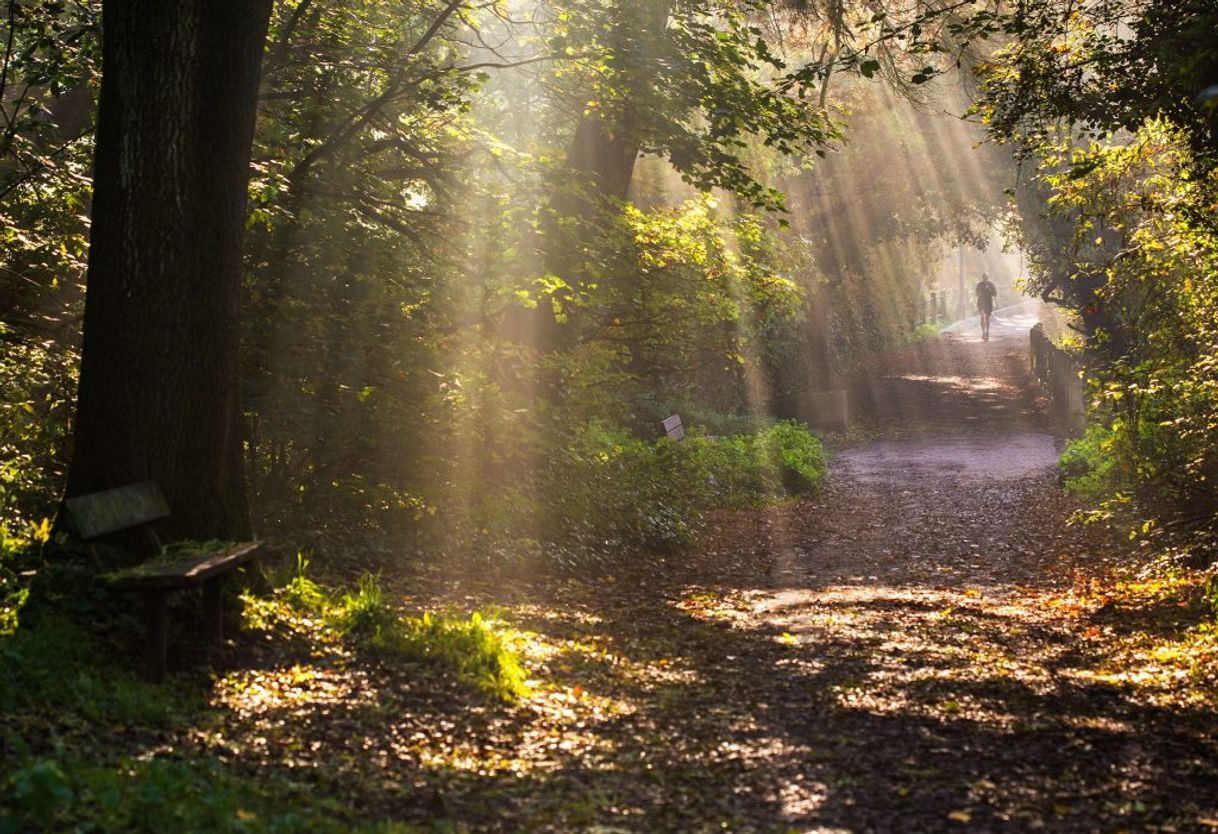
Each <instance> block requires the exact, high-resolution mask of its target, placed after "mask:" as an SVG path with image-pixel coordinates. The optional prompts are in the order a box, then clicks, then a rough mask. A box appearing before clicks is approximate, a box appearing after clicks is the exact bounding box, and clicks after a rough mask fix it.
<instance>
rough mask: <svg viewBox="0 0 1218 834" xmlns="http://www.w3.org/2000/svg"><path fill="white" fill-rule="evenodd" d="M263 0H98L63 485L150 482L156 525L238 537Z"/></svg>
mask: <svg viewBox="0 0 1218 834" xmlns="http://www.w3.org/2000/svg"><path fill="white" fill-rule="evenodd" d="M270 12H271V0H248V2H244V3H208V2H206V0H180V2H174V3H164V2H160V0H106V2H105V3H104V5H103V13H102V20H103V32H102V39H103V42H102V88H101V98H100V103H99V110H98V129H97V152H96V159H95V164H94V200H93V224H92V231H91V244H90V250H89V272H88V282H87V283H88V291H87V295H86V300H85V320H84V346H83V359H82V366H81V379H80V394H79V399H78V402H77V428H76V437H75V451H74V454H73V460H72V466H71V470H70V473H69V477H68V494H69V495H77V494H82V493H88V492H93V491H96V490H101V489H107V488H111V487H116V486H121V485H123V484H126V483H131V482H134V481H140V480H153V481H155V482H157V483H158V484H159V485H160V486H161V488H162V489H163V490H164V492H165V494H166V496H167V498H168V499H169V505H170V509H171V511H172V516H171V519H170V522H169V526H170V528H171V529H169V530H168V531H167V532H168V533H170V534H171V535H174V536H179V537H187V538H195V539H209V538H241V537H246V536H248V534H249V510H248V506H247V502H246V496H245V484H244V479H243V474H242V456H241V402H240V397H239V391H238V380H239V371H240V369H239V365H238V348H239V331H238V328H237V320H238V308H239V291H240V287H241V240H242V231H243V228H244V222H245V212H246V188H247V184H248V177H249V158H250V144H251V141H252V137H253V129H254V114H255V105H256V96H257V90H258V73H259V63H260V60H261V55H262V49H263V45H264V42H265V39H266V31H267V24H268V21H269V19H270Z"/></svg>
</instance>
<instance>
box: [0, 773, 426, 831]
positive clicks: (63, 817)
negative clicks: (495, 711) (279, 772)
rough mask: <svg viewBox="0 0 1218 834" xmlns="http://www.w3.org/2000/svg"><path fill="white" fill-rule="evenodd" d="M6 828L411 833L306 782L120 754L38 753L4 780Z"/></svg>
mask: <svg viewBox="0 0 1218 834" xmlns="http://www.w3.org/2000/svg"><path fill="white" fill-rule="evenodd" d="M2 785H3V789H2V790H0V797H3V798H2V799H0V809H3V811H4V812H5V813H4V815H3V816H0V834H10V832H11V833H12V834H17V832H25V831H125V832H141V833H142V832H148V834H160V832H165V831H173V832H177V833H178V834H195V832H198V834H212V832H217V833H218V834H228V832H232V834H297V833H298V832H299V834H312V832H318V834H331V832H333V834H342V833H343V832H362V834H410V832H414V831H416V830H417V829H415V828H412V827H407V826H403V825H399V824H396V823H383V822H382V823H372V824H366V823H365V824H360V823H359V822H358V821H357V820H356V819H354V818H353V815H352V814H351V812H349V811H346V810H345V809H343V807H342V806H341V805H340V804H339V803H337V802H332V801H328V800H319V799H317V798H316V797H315V796H311V795H308V794H307V793H306V791H305V789H304V788H303V787H292V786H290V785H287V784H285V783H282V782H268V783H257V782H252V781H250V780H247V779H241V778H239V777H237V776H235V775H233V774H231V773H230V772H228V771H226V770H225V769H224V768H223V767H221V766H220V764H219V763H217V762H215V761H212V760H193V761H191V760H180V759H171V758H158V759H152V760H147V761H135V760H131V759H122V760H120V761H119V762H117V763H116V764H115V765H113V766H109V767H97V766H92V765H88V764H83V763H80V762H73V761H70V760H63V759H56V758H37V759H32V760H29V761H27V762H26V763H25V765H24V766H23V767H21V768H19V769H17V770H16V771H14V772H13V773H11V774H9V775H8V776H7V778H5V779H4V780H3V783H2Z"/></svg>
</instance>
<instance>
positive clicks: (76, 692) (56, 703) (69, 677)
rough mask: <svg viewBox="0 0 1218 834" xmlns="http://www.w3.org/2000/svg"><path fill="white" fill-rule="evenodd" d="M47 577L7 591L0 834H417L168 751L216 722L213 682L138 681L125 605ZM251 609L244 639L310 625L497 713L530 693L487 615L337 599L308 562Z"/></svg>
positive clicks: (362, 597)
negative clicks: (431, 674)
mask: <svg viewBox="0 0 1218 834" xmlns="http://www.w3.org/2000/svg"><path fill="white" fill-rule="evenodd" d="M40 573H45V578H43V577H40V578H39V579H38V580H36V582H35V583H34V584H33V585H32V586H30V587H25V588H22V589H21V590H20V591H19V592H8V593H7V595H6V599H5V606H6V608H5V610H6V612H8V613H6V616H5V619H4V622H3V626H2V627H0V834H19V833H20V834H25V832H42V831H79V832H93V831H97V832H109V831H123V832H163V831H174V832H198V833H199V834H203V833H204V832H249V834H270V833H271V832H348V831H353V832H368V834H373V833H374V832H380V833H381V834H392V833H393V832H412V831H415V830H416V829H414V828H410V827H407V826H398V825H395V824H391V823H375V824H374V823H369V822H367V821H366V820H361V819H359V818H357V817H356V816H355V815H354V812H352V811H351V810H350V809H349V808H348V807H346V806H345V805H344V804H343V803H341V802H338V801H332V800H329V799H326V798H323V797H320V796H316V795H314V794H313V793H310V792H309V791H308V790H306V788H305V787H303V786H302V785H300V784H297V783H294V782H292V781H289V780H285V779H282V778H277V777H274V776H271V775H266V776H254V777H253V778H250V774H243V773H240V772H237V771H235V770H233V769H232V768H231V766H229V765H227V764H225V763H224V762H221V761H219V760H216V759H213V758H211V756H210V754H207V753H205V752H204V751H202V750H198V751H192V750H191V749H190V748H189V747H187V748H183V747H181V746H179V745H168V746H166V745H164V744H163V739H165V738H166V735H167V734H173V733H174V732H176V731H177V730H178V729H182V728H189V727H191V726H195V725H198V726H205V725H207V724H209V723H210V722H213V721H215V720H216V719H217V718H218V717H219V718H222V716H216V715H215V714H214V713H213V712H209V710H214V707H209V706H208V705H207V699H206V692H207V689H208V686H207V683H206V672H205V671H203V670H200V671H195V672H185V673H177V674H173V675H171V676H170V677H169V679H168V680H167V681H166V682H165V683H164V684H154V683H150V682H148V681H145V680H144V679H143V678H141V677H140V676H139V674H138V673H137V671H136V665H137V664H138V658H139V657H140V653H139V652H138V651H137V650H136V646H137V644H136V643H133V642H132V641H131V637H132V636H133V635H137V636H138V634H139V630H138V625H139V624H138V620H137V618H134V617H132V616H131V614H130V612H127V611H125V608H129V607H130V606H129V604H127V603H129V601H127V603H124V601H123V599H117V600H116V598H115V597H113V595H107V594H103V593H101V592H100V591H97V590H96V588H93V590H90V587H91V586H90V584H89V582H88V579H89V576H90V574H89V573H88V571H87V570H85V569H81V568H72V567H68V566H62V565H56V566H51V567H44V570H43V571H41V572H40ZM244 602H245V606H246V623H245V624H246V626H247V627H253V628H266V627H269V626H273V625H274V624H276V623H278V622H282V621H285V620H290V621H292V622H293V623H295V624H297V625H300V624H305V623H307V624H308V633H307V635H306V636H307V637H308V639H310V640H311V641H312V642H313V650H318V649H321V648H323V645H319V643H321V644H324V643H325V642H326V641H340V642H341V643H342V644H344V645H345V646H349V647H351V648H353V649H355V650H356V651H357V652H367V653H368V654H370V655H377V656H379V657H381V658H382V659H383V661H384V662H387V663H409V664H418V665H420V667H423V666H426V667H428V668H433V669H436V670H437V676H438V677H444V676H447V675H450V674H451V675H453V676H454V677H456V678H457V679H458V680H460V681H462V682H463V683H464V684H465V685H468V686H471V687H473V688H476V689H477V690H479V691H481V692H483V693H485V694H486V695H487V696H490V697H493V698H496V699H502V700H513V699H515V698H517V697H519V696H520V695H521V694H523V693H524V692H525V684H524V673H523V671H522V669H521V667H520V664H519V662H518V661H517V659H516V656H515V654H514V653H513V652H512V651H511V650H510V648H509V646H508V643H507V639H506V637H505V635H504V634H502V633H501V632H500V631H498V630H496V629H495V628H493V627H492V626H491V625H490V624H488V623H487V622H486V621H485V620H484V619H483V618H482V617H481V616H479V615H478V614H474V615H472V616H470V617H468V618H458V617H455V616H434V617H433V616H430V615H424V616H422V617H417V618H414V617H403V616H400V615H399V614H398V613H397V612H395V611H393V609H392V608H391V607H390V606H389V605H388V604H387V603H386V602H385V601H384V599H383V596H382V593H381V589H380V585H379V583H378V582H377V580H376V578H375V577H365V578H364V579H362V580H361V581H360V582H359V584H358V585H357V586H356V587H355V588H353V589H351V590H350V591H348V592H345V593H343V592H336V591H333V590H331V589H328V588H326V587H324V586H323V585H321V584H319V583H317V582H315V581H313V580H312V579H311V578H309V577H308V576H306V575H305V572H304V562H303V560H302V561H301V562H300V563H299V566H298V569H297V571H296V573H295V574H294V575H293V576H291V577H290V579H288V580H287V581H286V582H285V583H284V584H282V586H281V587H280V588H278V589H277V590H275V591H273V592H271V593H270V594H269V595H264V596H254V595H246V596H245V597H244ZM136 607H137V608H138V606H136ZM10 609H11V610H10ZM133 627H134V628H133ZM302 627H304V626H302ZM170 737H172V735H170ZM158 739H160V740H162V741H158ZM428 830H433V829H428ZM438 830H444V829H438Z"/></svg>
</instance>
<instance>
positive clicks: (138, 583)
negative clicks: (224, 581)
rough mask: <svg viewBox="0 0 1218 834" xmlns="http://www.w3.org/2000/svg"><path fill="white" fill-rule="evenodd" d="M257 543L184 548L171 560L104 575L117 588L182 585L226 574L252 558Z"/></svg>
mask: <svg viewBox="0 0 1218 834" xmlns="http://www.w3.org/2000/svg"><path fill="white" fill-rule="evenodd" d="M257 550H258V542H239V543H237V544H234V545H230V546H229V547H226V548H224V549H223V550H208V551H185V552H183V553H182V554H179V555H178V558H175V559H173V560H172V561H163V562H162V561H156V560H153V561H150V562H144V563H143V564H141V565H136V566H135V567H132V568H126V569H124V570H120V571H114V572H112V573H108V574H106V577H105V579H106V582H107V583H108V584H109V585H110V587H111V588H114V589H115V590H120V591H142V590H148V589H153V588H165V589H172V588H184V587H188V586H190V585H193V584H195V583H197V582H203V581H204V580H206V579H210V578H212V577H213V576H219V575H220V574H223V573H227V572H228V571H230V570H234V569H235V568H237V567H239V566H241V565H244V564H245V563H246V562H248V561H250V560H251V559H253V558H254V557H255V556H256V555H257V553H256V551H257Z"/></svg>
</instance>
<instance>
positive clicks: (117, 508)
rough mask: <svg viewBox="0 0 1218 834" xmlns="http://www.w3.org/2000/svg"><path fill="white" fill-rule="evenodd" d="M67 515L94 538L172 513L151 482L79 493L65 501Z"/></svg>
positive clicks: (77, 529)
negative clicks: (86, 493)
mask: <svg viewBox="0 0 1218 834" xmlns="http://www.w3.org/2000/svg"><path fill="white" fill-rule="evenodd" d="M64 506H65V508H66V509H67V511H68V518H69V519H70V520H71V522H72V526H73V527H75V528H76V532H78V533H80V535H81V537H82V538H86V539H92V538H96V537H97V536H104V535H105V534H106V533H113V532H115V531H117V530H126V529H128V528H130V527H138V526H140V525H141V524H148V523H150V522H153V521H156V520H157V519H161V518H165V517H167V516H168V515H169V504H167V503H166V502H165V496H164V495H163V494H161V489H160V487H158V486H157V485H156V484H154V483H152V482H151V481H145V482H143V483H140V484H131V485H130V486H125V487H119V488H118V489H108V490H105V491H104V492H94V493H91V494H89V495H77V496H75V497H73V498H69V499H67V500H66V501H64Z"/></svg>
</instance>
